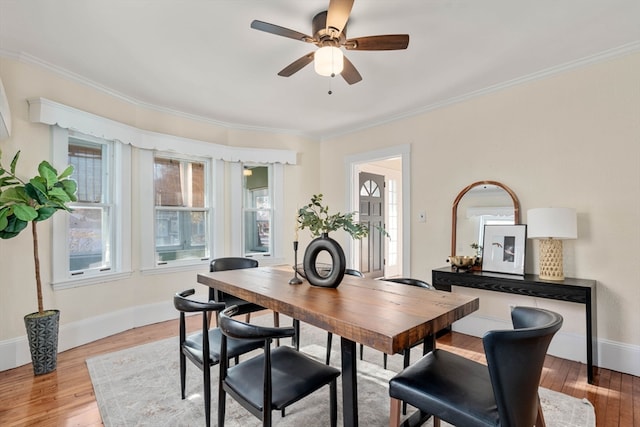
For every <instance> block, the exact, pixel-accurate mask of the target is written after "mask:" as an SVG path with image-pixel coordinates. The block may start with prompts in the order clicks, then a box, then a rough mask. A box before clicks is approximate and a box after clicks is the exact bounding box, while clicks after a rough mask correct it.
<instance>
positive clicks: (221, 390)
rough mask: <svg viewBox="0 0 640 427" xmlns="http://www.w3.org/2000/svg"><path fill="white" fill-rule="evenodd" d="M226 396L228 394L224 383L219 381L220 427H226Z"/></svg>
mask: <svg viewBox="0 0 640 427" xmlns="http://www.w3.org/2000/svg"><path fill="white" fill-rule="evenodd" d="M226 396H227V393H225V391H224V388H223V387H222V382H220V381H218V427H224V416H225V410H226V408H225V406H226V405H225V398H226Z"/></svg>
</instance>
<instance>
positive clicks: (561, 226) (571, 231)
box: [527, 208, 578, 239]
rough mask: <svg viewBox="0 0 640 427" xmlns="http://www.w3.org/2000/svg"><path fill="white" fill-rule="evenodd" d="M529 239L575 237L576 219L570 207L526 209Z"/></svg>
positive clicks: (576, 233)
mask: <svg viewBox="0 0 640 427" xmlns="http://www.w3.org/2000/svg"><path fill="white" fill-rule="evenodd" d="M527 237H529V238H530V239H548V238H553V239H577V238H578V221H577V216H576V210H575V209H572V208H537V209H529V210H528V211H527Z"/></svg>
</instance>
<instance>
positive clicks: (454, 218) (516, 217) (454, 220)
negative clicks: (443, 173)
mask: <svg viewBox="0 0 640 427" xmlns="http://www.w3.org/2000/svg"><path fill="white" fill-rule="evenodd" d="M479 185H495V186H497V187H500V188H502V189H503V190H504V191H506V192H507V194H509V196H510V197H511V200H512V201H513V223H514V225H518V224H520V202H519V201H518V196H516V193H514V192H513V190H512V189H510V188H509V187H507V186H506V185H504V184H502V183H501V182H498V181H476V182H474V183H473V184H470V185H468V186H466V187H465V188H463V189H462V191H460V193H458V196H457V197H456V199H455V200H454V201H453V207H452V209H451V256H455V255H456V227H457V225H458V204H459V203H460V200H461V199H462V197H463V196H464V195H465V194H467V193H468V192H469V190H471V189H472V188H474V187H477V186H479Z"/></svg>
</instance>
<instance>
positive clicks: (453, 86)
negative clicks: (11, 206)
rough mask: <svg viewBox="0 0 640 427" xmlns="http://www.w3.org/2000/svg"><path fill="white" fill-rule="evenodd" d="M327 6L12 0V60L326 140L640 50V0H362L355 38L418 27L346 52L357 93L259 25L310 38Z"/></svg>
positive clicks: (183, 109) (7, 48) (261, 0)
mask: <svg viewBox="0 0 640 427" xmlns="http://www.w3.org/2000/svg"><path fill="white" fill-rule="evenodd" d="M328 2H329V0H56V1H51V0H0V54H1V55H3V56H7V57H12V58H20V59H22V60H25V61H29V62H36V63H39V64H42V65H45V66H47V67H49V68H52V69H55V70H57V71H60V72H62V73H63V74H65V75H67V76H70V77H73V78H78V79H81V80H83V81H85V82H87V83H90V84H92V85H94V86H97V87H99V88H101V89H103V90H106V91H108V92H111V93H114V94H117V95H118V96H121V97H124V98H126V99H128V100H131V101H133V102H136V103H139V104H141V105H144V106H153V107H156V108H161V109H166V110H171V111H173V112H179V113H182V114H186V115H190V116H197V117H201V118H204V119H206V120H211V121H213V122H215V123H220V124H223V125H225V126H229V127H233V128H250V129H258V130H265V131H278V132H288V133H289V132H290V133H295V134H300V135H304V136H308V137H312V138H317V139H323V138H326V137H328V136H331V135H336V134H340V133H344V132H349V131H352V130H354V129H359V128H363V127H367V126H371V125H373V124H376V123H382V122H386V121H389V120H394V119H397V118H400V117H404V116H407V115H411V114H415V113H418V112H421V111H426V110H429V109H432V108H435V107H438V106H441V105H447V104H449V103H452V102H455V101H457V100H461V99H465V98H467V97H469V96H473V95H477V94H481V93H484V92H486V91H488V90H494V89H496V88H500V87H504V86H508V85H511V84H514V83H519V82H523V81H527V80H528V79H530V78H536V77H541V76H545V75H548V74H549V73H552V72H557V71H562V70H565V69H568V68H571V67H573V66H579V65H582V64H585V63H590V62H592V61H600V60H605V59H607V58H611V57H614V56H616V55H620V54H623V53H627V52H633V51H640V1H638V0H527V1H524V0H484V1H481V0H398V1H390V0H385V1H383V0H356V1H355V4H354V7H353V10H352V13H351V19H350V21H349V24H348V29H347V30H348V36H349V37H360V36H369V35H378V34H394V33H407V34H409V35H410V42H409V47H408V49H407V50H403V51H388V52H358V51H348V52H346V55H347V57H348V58H349V59H350V60H351V62H352V63H353V64H354V65H355V66H356V68H357V69H358V71H359V72H360V74H361V75H362V77H363V80H362V81H361V82H359V83H356V84H354V85H351V86H349V85H347V84H346V83H345V82H344V80H343V79H342V78H341V77H336V78H334V79H331V78H330V77H320V76H319V75H317V74H315V72H314V71H313V64H310V65H308V66H307V67H305V68H304V69H302V70H301V71H299V72H298V73H296V74H294V75H293V76H291V77H289V78H284V77H279V76H277V73H278V71H280V70H281V69H282V68H284V67H285V66H286V65H288V64H289V63H291V62H293V61H294V60H296V59H298V58H299V57H301V56H303V55H305V54H307V53H309V52H311V51H312V50H313V49H314V46H313V45H311V44H307V43H303V42H298V41H296V40H293V39H288V38H284V37H278V36H275V35H272V34H268V33H265V32H261V31H257V30H253V29H251V28H250V23H251V21H252V20H253V19H259V20H261V21H266V22H269V23H273V24H276V25H280V26H283V27H287V28H290V29H293V30H296V31H299V32H302V33H305V34H309V35H311V34H310V33H311V19H312V18H313V16H314V15H315V14H316V13H318V12H320V11H322V10H326V8H327V5H328ZM1 76H2V70H1V69H0V77H1ZM329 89H331V90H332V91H333V94H331V95H329V94H328V93H327V92H328V90H329Z"/></svg>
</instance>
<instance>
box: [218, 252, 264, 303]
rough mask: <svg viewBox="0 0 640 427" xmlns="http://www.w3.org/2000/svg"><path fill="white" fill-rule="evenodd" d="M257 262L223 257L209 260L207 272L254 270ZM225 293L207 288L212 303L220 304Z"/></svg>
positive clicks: (249, 259)
mask: <svg viewBox="0 0 640 427" xmlns="http://www.w3.org/2000/svg"><path fill="white" fill-rule="evenodd" d="M257 266H258V260H255V259H252V258H242V257H223V258H216V259H214V260H211V262H210V263H209V271H210V272H214V271H226V270H240V269H243V268H256V267H257ZM225 295H226V294H225V293H224V292H221V291H218V290H217V289H214V288H209V299H210V300H212V301H219V302H222V301H224V299H225Z"/></svg>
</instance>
